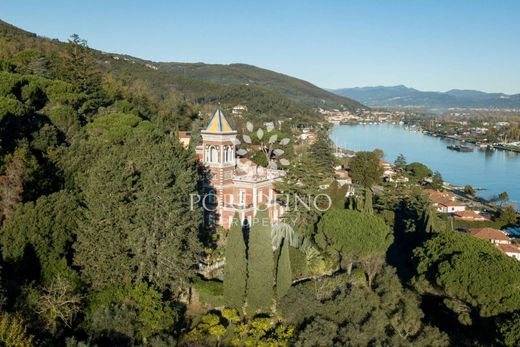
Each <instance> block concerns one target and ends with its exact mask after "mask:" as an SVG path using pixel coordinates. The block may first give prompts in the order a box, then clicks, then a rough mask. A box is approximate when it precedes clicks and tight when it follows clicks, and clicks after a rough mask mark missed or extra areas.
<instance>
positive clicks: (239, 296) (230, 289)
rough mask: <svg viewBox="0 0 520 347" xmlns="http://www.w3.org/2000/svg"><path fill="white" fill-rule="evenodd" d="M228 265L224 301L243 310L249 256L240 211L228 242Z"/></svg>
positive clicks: (234, 218)
mask: <svg viewBox="0 0 520 347" xmlns="http://www.w3.org/2000/svg"><path fill="white" fill-rule="evenodd" d="M225 255H226V265H225V267H224V301H225V303H226V305H227V306H229V307H232V308H234V309H237V310H238V311H241V310H242V308H243V307H244V301H245V295H246V281H247V258H246V244H245V242H244V234H243V233H242V227H241V223H240V217H239V216H238V213H235V216H234V217H233V225H232V226H231V229H230V230H229V233H228V239H227V243H226V254H225Z"/></svg>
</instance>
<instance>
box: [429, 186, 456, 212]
mask: <svg viewBox="0 0 520 347" xmlns="http://www.w3.org/2000/svg"><path fill="white" fill-rule="evenodd" d="M424 192H425V193H426V194H428V196H429V197H430V200H431V201H432V203H433V207H435V209H436V210H437V212H439V213H450V214H453V213H459V212H462V211H465V210H466V205H465V204H464V203H462V202H460V201H457V196H456V195H455V194H453V193H451V192H439V191H436V190H433V189H425V190H424Z"/></svg>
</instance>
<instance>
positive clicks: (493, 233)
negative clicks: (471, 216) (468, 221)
mask: <svg viewBox="0 0 520 347" xmlns="http://www.w3.org/2000/svg"><path fill="white" fill-rule="evenodd" d="M468 233H470V234H471V235H473V236H475V237H478V238H479V239H482V240H502V241H509V238H508V237H507V235H506V233H505V232H503V231H502V230H498V229H493V228H471V229H468Z"/></svg>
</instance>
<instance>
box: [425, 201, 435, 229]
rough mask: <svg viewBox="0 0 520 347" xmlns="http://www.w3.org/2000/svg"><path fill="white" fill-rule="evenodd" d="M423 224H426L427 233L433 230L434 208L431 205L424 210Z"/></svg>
mask: <svg viewBox="0 0 520 347" xmlns="http://www.w3.org/2000/svg"><path fill="white" fill-rule="evenodd" d="M423 225H424V232H426V233H432V232H433V215H432V209H431V208H430V207H429V206H428V207H426V209H425V210H424V216H423Z"/></svg>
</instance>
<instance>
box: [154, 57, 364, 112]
mask: <svg viewBox="0 0 520 347" xmlns="http://www.w3.org/2000/svg"><path fill="white" fill-rule="evenodd" d="M158 67H159V68H160V70H161V71H165V72H168V73H171V74H174V75H179V76H187V77H192V78H196V79H200V80H206V81H212V82H216V83H219V84H226V85H232V84H242V85H255V86H259V87H262V88H266V89H269V90H272V91H274V92H278V93H280V94H282V95H285V96H287V97H288V98H289V99H291V100H293V101H296V102H300V103H302V104H305V105H308V106H312V107H317V106H318V107H320V106H321V107H341V106H343V107H344V108H347V109H356V108H363V105H361V104H360V103H359V102H357V101H354V100H352V99H349V98H346V97H343V96H338V95H336V94H333V93H331V92H328V91H326V90H323V89H321V88H319V87H317V86H315V85H313V84H311V83H309V82H306V81H303V80H301V79H298V78H294V77H291V76H287V75H284V74H281V73H277V72H274V71H270V70H266V69H262V68H259V67H256V66H252V65H246V64H230V65H216V64H203V63H196V64H190V63H159V64H158Z"/></svg>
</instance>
